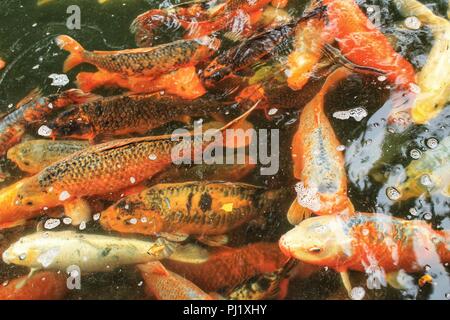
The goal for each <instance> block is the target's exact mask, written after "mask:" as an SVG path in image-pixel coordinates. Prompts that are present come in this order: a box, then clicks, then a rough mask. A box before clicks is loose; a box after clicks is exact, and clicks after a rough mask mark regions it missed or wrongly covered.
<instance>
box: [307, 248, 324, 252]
mask: <svg viewBox="0 0 450 320" xmlns="http://www.w3.org/2000/svg"><path fill="white" fill-rule="evenodd" d="M308 251H309V252H310V253H321V252H322V248H319V247H312V248H309V250H308Z"/></svg>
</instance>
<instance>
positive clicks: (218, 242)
mask: <svg viewBox="0 0 450 320" xmlns="http://www.w3.org/2000/svg"><path fill="white" fill-rule="evenodd" d="M197 240H198V241H200V242H201V243H204V244H206V245H208V246H211V247H221V246H224V245H226V244H227V243H228V236H227V235H226V234H221V235H216V236H205V235H204V236H200V237H197Z"/></svg>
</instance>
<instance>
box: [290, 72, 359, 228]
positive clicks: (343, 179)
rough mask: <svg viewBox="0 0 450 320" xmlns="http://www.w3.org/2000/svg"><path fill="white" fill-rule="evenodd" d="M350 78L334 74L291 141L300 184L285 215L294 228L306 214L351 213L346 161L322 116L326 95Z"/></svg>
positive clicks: (347, 73) (345, 74)
mask: <svg viewBox="0 0 450 320" xmlns="http://www.w3.org/2000/svg"><path fill="white" fill-rule="evenodd" d="M349 74H350V72H349V71H348V70H346V69H345V68H339V69H337V70H336V71H334V72H333V73H332V74H331V75H330V76H329V77H328V79H327V80H326V82H325V84H324V85H323V87H322V89H321V90H320V92H319V93H318V94H317V95H316V97H315V98H314V99H313V100H311V101H310V102H309V103H308V104H307V105H306V107H305V108H304V109H303V111H302V114H301V116H300V125H299V127H298V129H297V131H296V133H295V135H294V139H293V141H292V159H293V163H294V177H295V178H297V179H298V180H300V183H299V184H298V185H297V187H296V189H297V188H299V189H300V190H298V191H297V192H299V198H298V199H296V200H294V203H293V204H292V206H291V208H290V209H289V212H288V219H289V221H290V222H291V223H293V224H297V223H298V222H300V221H301V220H302V219H303V218H304V217H305V216H309V212H308V210H311V211H312V212H314V213H316V214H333V213H338V212H341V211H343V210H348V211H349V212H353V205H352V204H351V202H350V199H349V198H348V197H347V175H346V172H345V160H344V156H343V154H342V152H341V151H338V149H339V148H338V147H339V145H340V143H339V141H338V139H337V137H336V134H335V133H334V131H333V128H332V126H331V124H330V122H329V120H328V118H327V116H326V115H325V112H324V101H325V95H326V93H327V92H328V91H329V90H330V88H332V87H333V86H335V85H336V83H337V82H339V81H340V80H342V79H344V78H345V77H347V76H348V75H349Z"/></svg>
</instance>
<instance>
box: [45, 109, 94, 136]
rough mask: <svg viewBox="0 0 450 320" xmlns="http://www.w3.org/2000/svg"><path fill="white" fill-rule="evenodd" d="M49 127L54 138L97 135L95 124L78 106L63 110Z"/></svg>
mask: <svg viewBox="0 0 450 320" xmlns="http://www.w3.org/2000/svg"><path fill="white" fill-rule="evenodd" d="M49 127H50V129H51V130H52V134H51V137H52V138H60V137H70V138H77V139H91V138H94V137H95V131H94V126H93V125H92V123H91V121H90V120H89V119H88V118H87V117H86V116H85V115H84V113H83V111H82V110H81V108H78V107H72V108H70V109H68V110H66V111H64V112H62V113H61V114H60V115H58V117H56V119H55V120H54V121H53V122H52V123H51V124H50V125H49Z"/></svg>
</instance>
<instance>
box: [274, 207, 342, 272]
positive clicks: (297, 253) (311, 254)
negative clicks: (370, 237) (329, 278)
mask: <svg viewBox="0 0 450 320" xmlns="http://www.w3.org/2000/svg"><path fill="white" fill-rule="evenodd" d="M350 244H351V238H350V237H349V236H348V235H346V234H345V232H344V229H343V225H342V222H341V220H340V218H339V217H338V216H335V215H330V216H320V217H314V218H310V219H306V220H304V221H303V222H301V223H300V224H299V225H297V226H296V227H295V228H294V229H292V230H290V231H289V232H287V233H286V234H284V235H283V236H282V237H281V238H280V241H279V245H280V249H281V250H282V251H283V253H285V254H286V255H287V256H290V257H294V258H296V259H298V260H301V261H304V262H306V263H309V264H315V265H325V266H329V267H335V266H338V265H339V263H340V262H341V261H343V260H345V259H346V258H347V257H348V256H350V255H351V253H350V250H349V249H350V248H351V246H350Z"/></svg>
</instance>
